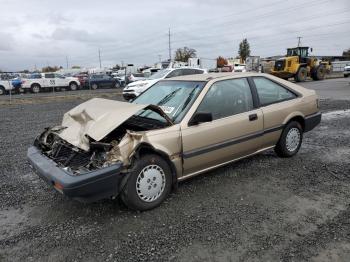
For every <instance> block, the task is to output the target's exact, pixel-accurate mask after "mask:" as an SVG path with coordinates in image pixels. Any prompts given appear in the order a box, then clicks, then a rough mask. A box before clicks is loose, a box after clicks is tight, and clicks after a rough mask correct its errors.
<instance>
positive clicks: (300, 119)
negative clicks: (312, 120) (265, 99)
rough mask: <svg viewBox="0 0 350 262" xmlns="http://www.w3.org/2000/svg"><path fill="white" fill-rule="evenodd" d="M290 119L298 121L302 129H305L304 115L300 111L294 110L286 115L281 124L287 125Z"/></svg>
mask: <svg viewBox="0 0 350 262" xmlns="http://www.w3.org/2000/svg"><path fill="white" fill-rule="evenodd" d="M292 121H296V122H298V123H299V124H300V125H301V127H302V129H303V131H304V130H305V117H304V115H303V114H302V113H301V112H295V113H292V114H290V115H289V116H288V117H286V120H285V121H284V122H283V126H286V125H288V124H289V123H290V122H292Z"/></svg>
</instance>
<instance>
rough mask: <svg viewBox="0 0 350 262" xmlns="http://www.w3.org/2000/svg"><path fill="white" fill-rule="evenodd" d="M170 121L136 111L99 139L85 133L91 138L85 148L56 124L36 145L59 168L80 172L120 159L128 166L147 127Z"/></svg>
mask: <svg viewBox="0 0 350 262" xmlns="http://www.w3.org/2000/svg"><path fill="white" fill-rule="evenodd" d="M168 125H169V123H168V122H162V121H159V120H156V119H152V118H147V117H142V116H138V115H133V116H131V117H130V118H129V119H127V120H126V121H125V122H124V123H122V124H121V125H120V126H118V127H117V128H115V129H114V130H113V131H112V132H110V133H108V134H107V135H106V136H105V137H104V138H103V139H101V140H100V141H95V140H94V139H92V138H91V137H89V136H88V135H85V136H86V137H85V138H86V139H87V140H88V141H89V149H88V150H83V149H81V148H79V147H77V146H74V145H72V144H71V143H69V142H67V141H65V140H64V139H62V138H61V137H60V134H61V133H62V132H63V131H64V130H65V129H66V128H67V127H65V126H55V127H52V128H46V129H45V131H44V132H43V133H42V134H41V135H40V136H38V137H37V139H36V140H35V146H36V147H38V148H39V149H40V150H41V151H42V153H43V154H44V155H46V156H47V157H49V158H50V159H52V160H53V161H54V162H56V163H57V165H58V166H59V167H60V168H62V169H64V170H66V171H69V172H70V173H72V174H75V175H80V174H84V173H87V172H90V171H93V170H96V169H100V168H103V167H108V166H110V165H113V164H115V163H117V162H122V163H123V166H125V167H127V166H128V165H129V164H130V156H131V155H132V154H133V152H134V151H135V149H136V148H137V145H138V144H139V143H140V141H141V140H144V139H145V138H144V133H145V132H144V131H147V130H154V129H159V128H164V127H167V126H168Z"/></svg>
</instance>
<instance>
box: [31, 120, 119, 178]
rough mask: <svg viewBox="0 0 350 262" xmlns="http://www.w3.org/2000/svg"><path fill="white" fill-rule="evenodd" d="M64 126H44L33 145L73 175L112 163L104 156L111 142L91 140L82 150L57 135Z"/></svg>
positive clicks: (110, 146) (109, 148)
mask: <svg viewBox="0 0 350 262" xmlns="http://www.w3.org/2000/svg"><path fill="white" fill-rule="evenodd" d="M65 128H66V127H62V126H56V127H53V128H46V130H45V131H44V132H43V133H42V134H41V135H40V136H39V137H37V138H36V139H35V142H34V146H36V147H37V148H38V149H40V151H41V152H42V154H44V155H45V156H47V157H48V158H50V159H52V160H53V161H54V162H55V163H57V166H58V167H60V168H62V169H63V170H66V171H67V172H69V173H71V174H74V175H80V174H84V173H87V172H90V171H93V170H96V169H100V168H103V167H106V166H108V165H111V164H113V163H111V162H110V161H108V163H107V158H106V156H107V152H108V151H109V150H111V148H112V147H113V146H112V144H109V143H101V142H91V143H90V149H89V150H88V151H85V150H82V149H80V148H78V147H76V146H73V145H71V144H69V143H68V142H66V141H65V140H63V139H62V138H61V137H60V136H59V134H60V132H61V131H62V130H64V129H65ZM115 162H117V161H115ZM115 162H114V163H115Z"/></svg>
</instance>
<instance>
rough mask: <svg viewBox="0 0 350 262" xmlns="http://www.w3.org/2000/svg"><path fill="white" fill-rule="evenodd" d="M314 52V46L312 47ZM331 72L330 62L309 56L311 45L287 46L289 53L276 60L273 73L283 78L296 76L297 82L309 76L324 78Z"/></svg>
mask: <svg viewBox="0 0 350 262" xmlns="http://www.w3.org/2000/svg"><path fill="white" fill-rule="evenodd" d="M310 51H311V52H312V48H310ZM329 72H330V64H329V62H326V61H322V60H320V59H318V58H316V57H312V56H309V47H301V46H299V47H295V48H287V55H286V56H285V57H283V58H280V59H278V60H277V61H276V62H275V66H274V69H273V70H271V74H273V75H275V76H278V77H280V78H283V79H288V78H291V77H294V79H295V81H296V82H303V81H305V80H306V78H307V77H311V78H312V79H313V80H323V79H324V77H325V75H326V73H329Z"/></svg>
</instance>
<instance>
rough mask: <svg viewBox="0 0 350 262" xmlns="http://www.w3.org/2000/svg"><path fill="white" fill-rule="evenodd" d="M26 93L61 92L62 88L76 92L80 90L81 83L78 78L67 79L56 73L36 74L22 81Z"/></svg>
mask: <svg viewBox="0 0 350 262" xmlns="http://www.w3.org/2000/svg"><path fill="white" fill-rule="evenodd" d="M22 88H23V90H24V91H27V90H30V91H31V92H32V93H39V92H41V91H44V90H52V89H53V88H54V89H55V90H56V91H60V90H61V88H68V89H69V90H72V91H75V90H78V89H79V88H80V82H79V79H78V78H77V77H65V76H63V75H60V74H56V73H42V74H35V76H33V77H29V78H27V79H24V80H23V81H22Z"/></svg>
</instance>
